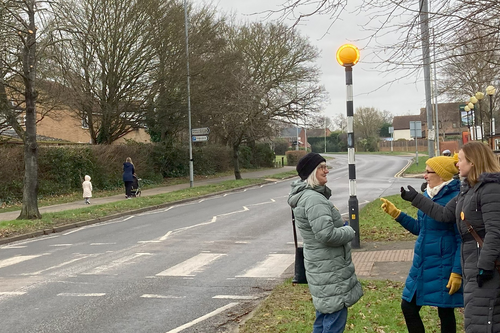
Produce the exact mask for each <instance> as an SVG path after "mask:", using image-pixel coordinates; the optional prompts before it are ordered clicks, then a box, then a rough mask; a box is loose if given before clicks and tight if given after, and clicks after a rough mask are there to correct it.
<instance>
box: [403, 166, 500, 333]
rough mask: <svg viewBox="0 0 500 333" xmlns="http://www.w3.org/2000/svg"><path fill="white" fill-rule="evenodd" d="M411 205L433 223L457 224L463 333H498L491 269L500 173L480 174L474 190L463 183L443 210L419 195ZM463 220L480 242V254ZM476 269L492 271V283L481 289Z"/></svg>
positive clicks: (497, 237)
mask: <svg viewBox="0 0 500 333" xmlns="http://www.w3.org/2000/svg"><path fill="white" fill-rule="evenodd" d="M412 204H413V206H415V207H417V208H418V209H420V210H422V211H423V212H424V213H426V214H427V215H429V216H431V217H432V218H434V219H435V220H437V221H441V222H456V223H457V227H458V230H459V232H460V235H461V237H462V252H461V262H462V273H463V283H464V304H465V312H464V315H465V321H464V324H465V330H466V332H467V333H478V332H485V333H486V332H488V333H498V332H500V275H499V273H498V271H497V270H496V269H495V260H499V259H500V258H499V256H500V173H483V174H482V175H481V176H480V177H479V181H478V183H477V184H476V185H475V186H474V187H470V186H469V183H468V182H467V180H465V181H463V182H462V186H461V188H460V193H459V194H458V195H457V196H456V197H455V199H452V200H451V201H450V202H449V203H448V204H447V205H446V206H445V207H442V206H440V205H439V204H435V203H433V202H432V201H431V200H429V199H428V198H425V197H424V196H423V195H421V194H418V195H417V197H415V199H414V200H413V202H412ZM462 217H463V219H462ZM464 220H466V221H467V222H469V223H470V225H472V227H473V228H474V230H476V232H477V233H478V234H479V236H480V237H481V238H482V239H483V241H484V245H483V248H482V249H481V250H479V248H478V244H477V242H476V241H475V239H474V238H473V237H472V235H471V234H470V233H469V232H468V230H467V226H466V224H465V222H464ZM479 268H481V269H487V270H494V277H493V279H492V280H489V281H487V282H485V283H484V285H483V287H482V288H479V287H478V285H477V281H476V276H477V274H478V272H479Z"/></svg>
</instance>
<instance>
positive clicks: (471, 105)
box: [467, 102, 474, 110]
mask: <svg viewBox="0 0 500 333" xmlns="http://www.w3.org/2000/svg"><path fill="white" fill-rule="evenodd" d="M467 106H468V107H469V109H471V110H474V104H472V102H469V104H467Z"/></svg>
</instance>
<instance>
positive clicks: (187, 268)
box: [156, 253, 225, 276]
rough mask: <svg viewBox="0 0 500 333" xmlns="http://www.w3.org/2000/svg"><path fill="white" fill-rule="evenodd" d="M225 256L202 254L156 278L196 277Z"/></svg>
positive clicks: (159, 274) (165, 271) (161, 273)
mask: <svg viewBox="0 0 500 333" xmlns="http://www.w3.org/2000/svg"><path fill="white" fill-rule="evenodd" d="M222 256H225V254H220V253H200V254H198V255H196V256H194V257H192V258H190V259H188V260H185V261H183V262H181V263H180V264H177V265H175V266H173V267H170V268H169V269H166V270H164V271H163V272H160V273H158V274H156V276H195V273H199V272H202V271H203V269H204V268H205V267H206V266H208V265H209V264H211V263H212V262H213V261H215V260H217V259H219V258H220V257H222Z"/></svg>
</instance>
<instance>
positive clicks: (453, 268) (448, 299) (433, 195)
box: [380, 156, 464, 333]
mask: <svg viewBox="0 0 500 333" xmlns="http://www.w3.org/2000/svg"><path fill="white" fill-rule="evenodd" d="M456 162H457V160H456V157H447V156H438V157H433V158H430V159H428V160H427V162H426V170H425V175H424V178H425V180H426V181H427V185H428V186H427V189H426V191H425V193H424V196H426V197H428V198H430V199H431V200H432V201H434V202H436V203H438V204H440V205H442V206H444V205H446V204H447V203H448V201H450V200H451V199H454V198H455V196H456V195H457V194H458V193H459V191H460V181H459V180H458V179H453V177H454V175H455V174H457V173H458V169H457V168H456V166H455V164H456ZM380 200H382V201H383V204H382V209H383V210H384V211H385V212H386V213H387V214H389V215H391V216H392V217H393V218H395V219H396V221H398V222H399V223H400V224H401V225H402V226H403V227H404V228H405V229H406V230H408V231H409V232H411V233H412V234H414V235H418V238H417V241H416V242H415V250H414V256H413V265H412V267H411V269H410V272H409V274H408V278H407V279H406V284H405V288H404V291H403V297H402V298H403V299H402V301H401V309H402V311H403V315H404V317H405V321H406V326H407V328H408V332H410V333H421V332H425V329H424V324H423V323H422V319H421V318H420V314H419V312H420V309H421V307H422V306H423V305H429V306H435V307H437V308H438V314H439V318H440V320H441V332H442V333H445V332H446V333H455V332H456V331H457V328H456V327H457V324H456V320H455V311H454V308H457V307H463V304H464V302H463V290H462V268H461V266H460V244H461V239H460V235H459V233H458V230H457V227H456V225H454V224H451V223H441V222H438V221H436V220H434V219H432V218H431V217H429V216H427V215H425V214H424V213H423V212H422V211H420V210H419V211H418V214H417V215H418V218H417V219H414V218H413V217H411V216H408V215H407V214H405V213H403V212H401V210H399V209H397V208H396V207H395V206H394V204H393V203H391V202H390V201H388V200H386V199H380Z"/></svg>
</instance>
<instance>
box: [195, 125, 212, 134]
mask: <svg viewBox="0 0 500 333" xmlns="http://www.w3.org/2000/svg"><path fill="white" fill-rule="evenodd" d="M208 134H210V128H208V127H202V128H193V129H191V135H208Z"/></svg>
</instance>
